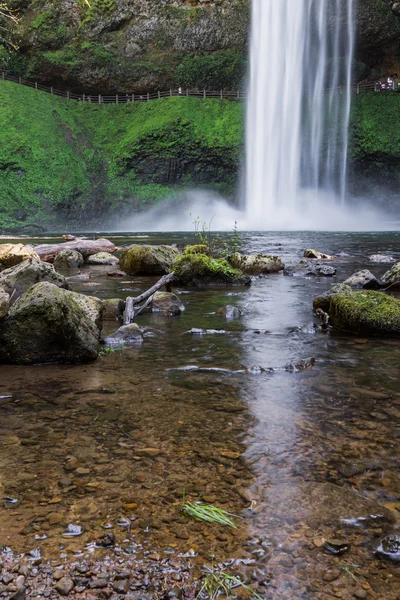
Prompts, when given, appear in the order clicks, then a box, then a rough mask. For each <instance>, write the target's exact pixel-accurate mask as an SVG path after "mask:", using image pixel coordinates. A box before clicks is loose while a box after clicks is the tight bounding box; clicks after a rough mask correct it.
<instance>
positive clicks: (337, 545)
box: [324, 540, 351, 556]
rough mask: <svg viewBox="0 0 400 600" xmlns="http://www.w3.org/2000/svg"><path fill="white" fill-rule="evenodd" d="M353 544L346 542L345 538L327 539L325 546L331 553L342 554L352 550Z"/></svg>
mask: <svg viewBox="0 0 400 600" xmlns="http://www.w3.org/2000/svg"><path fill="white" fill-rule="evenodd" d="M350 547H351V544H349V543H347V542H345V541H344V540H326V541H325V543H324V548H325V549H326V550H328V552H330V553H331V554H335V555H337V556H341V555H342V554H345V553H346V552H348V551H349V550H350Z"/></svg>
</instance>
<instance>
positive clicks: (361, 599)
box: [354, 588, 368, 600]
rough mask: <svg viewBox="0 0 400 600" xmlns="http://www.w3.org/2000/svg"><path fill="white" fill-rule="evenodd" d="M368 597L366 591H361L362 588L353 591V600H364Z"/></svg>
mask: <svg viewBox="0 0 400 600" xmlns="http://www.w3.org/2000/svg"><path fill="white" fill-rule="evenodd" d="M367 597H368V592H367V590H363V589H362V588H358V589H356V590H355V591H354V598H358V600H364V599H365V598H367Z"/></svg>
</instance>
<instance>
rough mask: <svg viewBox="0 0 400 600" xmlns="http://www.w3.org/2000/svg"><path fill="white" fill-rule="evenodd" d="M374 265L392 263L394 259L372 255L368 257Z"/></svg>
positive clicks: (382, 255)
mask: <svg viewBox="0 0 400 600" xmlns="http://www.w3.org/2000/svg"><path fill="white" fill-rule="evenodd" d="M368 258H369V260H370V261H371V262H374V263H394V262H396V259H395V258H393V256H385V255H384V254H372V255H371V256H369V257H368Z"/></svg>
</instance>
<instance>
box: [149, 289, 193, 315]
mask: <svg viewBox="0 0 400 600" xmlns="http://www.w3.org/2000/svg"><path fill="white" fill-rule="evenodd" d="M151 308H152V310H153V312H159V313H163V314H164V315H168V316H177V315H180V314H182V313H183V311H184V310H185V305H184V304H183V303H182V302H181V301H180V300H179V298H178V296H176V295H175V294H170V293H168V292H156V293H155V294H154V296H153V298H152V301H151Z"/></svg>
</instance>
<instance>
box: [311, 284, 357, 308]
mask: <svg viewBox="0 0 400 600" xmlns="http://www.w3.org/2000/svg"><path fill="white" fill-rule="evenodd" d="M351 291H352V290H351V287H350V286H349V285H345V284H344V283H337V284H336V285H334V286H332V287H331V288H330V290H328V291H327V292H325V294H322V295H321V296H317V297H316V298H314V301H313V309H314V311H316V310H318V309H319V308H320V309H321V310H323V311H324V312H327V313H329V309H330V306H331V299H332V298H333V296H335V294H351Z"/></svg>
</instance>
